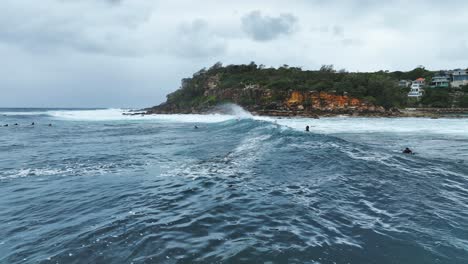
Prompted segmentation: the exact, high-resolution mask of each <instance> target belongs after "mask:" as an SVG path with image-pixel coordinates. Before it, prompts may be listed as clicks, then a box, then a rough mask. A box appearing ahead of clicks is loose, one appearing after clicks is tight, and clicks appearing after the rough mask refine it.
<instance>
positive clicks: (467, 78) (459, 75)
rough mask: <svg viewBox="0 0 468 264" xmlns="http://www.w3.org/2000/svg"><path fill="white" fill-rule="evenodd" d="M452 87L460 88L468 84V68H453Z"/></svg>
mask: <svg viewBox="0 0 468 264" xmlns="http://www.w3.org/2000/svg"><path fill="white" fill-rule="evenodd" d="M451 84H452V87H454V88H460V87H461V86H464V85H468V70H454V71H453V72H452V82H451Z"/></svg>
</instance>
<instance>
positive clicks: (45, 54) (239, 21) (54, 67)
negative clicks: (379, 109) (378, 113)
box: [0, 0, 468, 107]
mask: <svg viewBox="0 0 468 264" xmlns="http://www.w3.org/2000/svg"><path fill="white" fill-rule="evenodd" d="M453 6H457V8H453ZM0 10H2V15H1V16H0V56H1V58H2V62H3V64H4V65H7V67H3V69H2V73H1V74H2V76H1V78H0V89H1V92H2V97H0V106H76V107H87V106H91V107H92V106H110V107H119V106H135V107H139V106H148V105H153V104H157V103H159V102H161V101H163V100H164V98H165V94H167V93H168V92H170V91H173V90H175V89H176V88H177V87H178V86H179V84H180V79H181V78H183V77H186V76H190V75H191V74H192V73H193V72H195V71H197V70H198V69H200V68H202V67H205V66H210V65H212V64H213V63H215V62H216V61H222V62H223V63H224V64H230V63H249V62H250V61H256V62H258V63H259V64H265V65H268V66H270V65H271V66H278V65H282V64H289V65H296V66H302V67H303V68H305V69H317V68H319V67H320V66H321V65H322V64H335V65H336V67H337V68H346V69H348V70H359V71H369V70H380V69H388V70H409V69H412V68H414V67H415V66H417V65H421V64H422V65H425V66H426V67H428V68H432V69H443V68H458V67H467V66H468V56H466V47H467V43H468V35H467V34H465V33H464V32H465V29H466V18H465V17H466V16H465V11H466V10H468V2H466V1H462V0H447V1H444V2H443V3H441V2H440V1H435V0H426V1H424V0H415V1H411V3H409V2H408V1H403V0H390V1H386V2H384V3H381V2H379V3H377V2H376V1H368V0H350V1H340V0H330V1H323V0H307V1H306V0H294V1H292V2H288V3H286V2H284V1H279V0H271V1H268V2H267V1H266V0H249V1H246V0H239V1H235V2H232V1H230V2H228V1H215V0H206V1H203V2H194V1H189V0H177V1H146V0H74V1H72V0H42V1H34V0H3V1H1V2H0Z"/></svg>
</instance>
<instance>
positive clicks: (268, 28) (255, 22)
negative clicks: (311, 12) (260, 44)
mask: <svg viewBox="0 0 468 264" xmlns="http://www.w3.org/2000/svg"><path fill="white" fill-rule="evenodd" d="M296 23H297V18H296V17H295V16H294V15H292V14H281V15H279V16H278V17H270V16H263V15H262V13H261V12H260V11H252V12H250V13H249V14H247V15H245V16H244V17H243V18H242V29H243V30H244V32H245V33H246V34H247V35H248V36H250V37H251V38H252V39H254V40H256V41H269V40H273V39H276V38H278V37H280V36H281V35H289V34H291V33H292V32H293V31H294V27H295V25H296Z"/></svg>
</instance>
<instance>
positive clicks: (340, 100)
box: [286, 91, 371, 110]
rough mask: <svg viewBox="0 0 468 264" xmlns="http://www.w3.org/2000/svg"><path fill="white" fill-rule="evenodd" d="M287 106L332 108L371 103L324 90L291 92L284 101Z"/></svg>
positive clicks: (353, 106)
mask: <svg viewBox="0 0 468 264" xmlns="http://www.w3.org/2000/svg"><path fill="white" fill-rule="evenodd" d="M286 105H287V106H288V107H292V108H294V107H298V106H302V105H304V106H310V107H311V108H313V109H321V110H334V109H346V108H357V107H366V108H367V107H370V106H371V105H369V104H367V103H365V102H363V101H362V100H359V99H357V98H352V97H348V96H346V95H344V96H343V95H334V94H330V93H325V92H299V91H293V92H291V94H290V96H289V98H288V100H287V101H286Z"/></svg>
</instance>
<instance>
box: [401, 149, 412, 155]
mask: <svg viewBox="0 0 468 264" xmlns="http://www.w3.org/2000/svg"><path fill="white" fill-rule="evenodd" d="M403 154H414V153H413V151H412V150H411V149H409V148H405V150H403Z"/></svg>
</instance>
